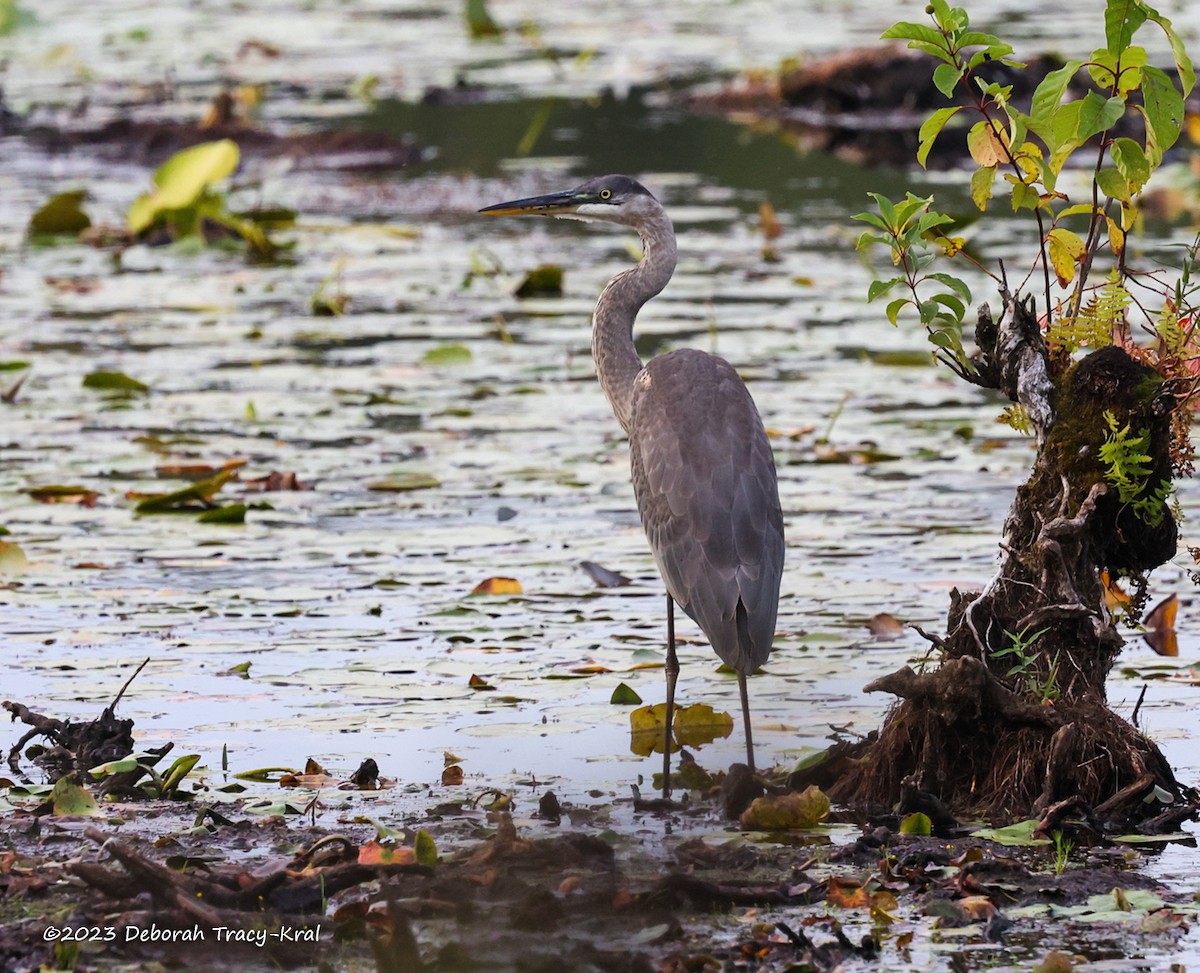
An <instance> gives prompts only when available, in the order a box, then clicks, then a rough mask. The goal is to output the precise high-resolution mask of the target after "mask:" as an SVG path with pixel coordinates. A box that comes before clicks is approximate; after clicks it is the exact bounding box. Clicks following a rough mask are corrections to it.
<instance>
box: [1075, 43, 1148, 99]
mask: <svg viewBox="0 0 1200 973" xmlns="http://www.w3.org/2000/svg"><path fill="white" fill-rule="evenodd" d="M1145 66H1146V49H1145V48H1144V47H1130V48H1127V49H1126V50H1125V51H1124V53H1122V54H1121V56H1120V57H1119V58H1118V57H1117V56H1116V55H1114V54H1113V52H1112V51H1109V50H1107V49H1105V48H1101V49H1100V50H1098V51H1093V52H1092V57H1091V60H1090V61H1089V62H1088V73H1089V74H1090V75H1091V76H1092V80H1093V81H1095V82H1096V84H1097V85H1099V86H1100V87H1101V88H1105V89H1108V90H1112V89H1113V88H1115V89H1116V93H1117V94H1128V93H1129V92H1130V91H1133V90H1135V89H1137V88H1138V87H1140V86H1141V83H1142V70H1141V69H1142V68H1144V67H1145Z"/></svg>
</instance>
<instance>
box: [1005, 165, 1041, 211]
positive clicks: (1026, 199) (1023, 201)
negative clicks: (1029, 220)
mask: <svg viewBox="0 0 1200 973" xmlns="http://www.w3.org/2000/svg"><path fill="white" fill-rule="evenodd" d="M1005 178H1008V175H1007V174H1006V175H1005ZM1041 201H1042V198H1041V196H1039V195H1038V193H1037V190H1036V189H1033V188H1032V187H1030V186H1027V185H1025V183H1023V182H1019V181H1015V180H1014V181H1013V188H1012V208H1013V212H1014V213H1015V212H1017V211H1018V210H1022V209H1037V208H1038V205H1039V204H1040V203H1041Z"/></svg>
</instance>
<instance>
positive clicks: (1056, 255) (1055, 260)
mask: <svg viewBox="0 0 1200 973" xmlns="http://www.w3.org/2000/svg"><path fill="white" fill-rule="evenodd" d="M1046 243H1047V245H1048V246H1049V249H1050V265H1051V266H1052V267H1053V268H1054V276H1055V277H1057V278H1058V283H1059V285H1060V286H1061V287H1066V286H1067V285H1068V284H1069V283H1071V281H1073V280H1074V279H1075V265H1076V263H1078V261H1079V258H1080V257H1082V256H1083V251H1084V250H1085V249H1086V247H1085V246H1084V243H1083V241H1082V240H1081V239H1079V237H1078V236H1076V235H1075V234H1074V233H1072V232H1071V231H1070V230H1064V229H1063V228H1062V227H1061V226H1056V227H1055V228H1054V229H1053V230H1051V231H1050V233H1049V234H1048V235H1047V236H1046Z"/></svg>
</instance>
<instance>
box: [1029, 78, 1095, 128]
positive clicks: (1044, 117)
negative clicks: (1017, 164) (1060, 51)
mask: <svg viewBox="0 0 1200 973" xmlns="http://www.w3.org/2000/svg"><path fill="white" fill-rule="evenodd" d="M1082 64H1083V62H1082V61H1068V62H1067V63H1066V64H1064V65H1063V66H1062V67H1061V68H1059V69H1058V70H1057V71H1051V72H1050V73H1049V74H1047V75H1046V76H1045V77H1044V78H1042V80H1041V83H1040V84H1039V85H1038V86H1037V90H1036V91H1034V93H1033V103H1032V105H1031V106H1030V110H1029V128H1030V130H1032V131H1034V132H1037V133H1038V134H1039V135H1043V134H1044V133H1043V129H1046V128H1048V126H1049V124H1050V122H1051V121H1052V120H1053V119H1054V116H1055V114H1056V113H1057V112H1058V108H1059V105H1060V104H1061V103H1062V100H1063V95H1064V94H1065V93H1066V90H1067V85H1069V84H1070V83H1071V79H1072V78H1073V77H1075V73H1076V72H1077V71H1078V70H1079V68H1080V65H1082Z"/></svg>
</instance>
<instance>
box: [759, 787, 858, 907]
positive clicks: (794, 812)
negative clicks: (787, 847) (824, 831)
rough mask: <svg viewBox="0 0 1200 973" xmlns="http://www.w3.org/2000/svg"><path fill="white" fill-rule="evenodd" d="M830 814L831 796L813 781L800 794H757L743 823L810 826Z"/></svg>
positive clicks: (773, 828) (790, 827)
mask: <svg viewBox="0 0 1200 973" xmlns="http://www.w3.org/2000/svg"><path fill="white" fill-rule="evenodd" d="M828 814H829V798H828V797H826V796H825V794H824V793H822V791H821V789H820V788H819V787H816V786H814V785H811V784H810V785H809V786H808V787H806V788H805V789H804V790H803V791H801V792H800V793H799V794H784V795H783V796H782V797H770V796H768V797H757V798H755V799H754V802H753V803H752V804H751V805H750V806H749V807H748V808H746V810H745V811H743V812H742V817H741V821H740V824H741V826H742V828H743V829H745V830H748V831H749V830H752V831H789V830H796V829H803V828H811V827H813V826H814V825H815V824H818V823H819V822H821V821H823V820H824V819H825V818H826V816H827V815H828ZM865 903H866V899H865V896H864V899H863V904H865Z"/></svg>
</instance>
